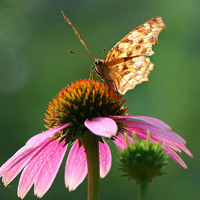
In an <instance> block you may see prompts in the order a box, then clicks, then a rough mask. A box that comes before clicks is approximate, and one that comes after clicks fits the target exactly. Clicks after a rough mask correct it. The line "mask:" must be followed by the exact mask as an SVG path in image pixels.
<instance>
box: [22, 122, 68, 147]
mask: <svg viewBox="0 0 200 200" xmlns="http://www.w3.org/2000/svg"><path fill="white" fill-rule="evenodd" d="M69 124H70V123H68V124H62V125H60V126H57V127H55V128H52V129H50V130H47V131H45V132H42V133H39V134H37V135H35V136H33V137H32V138H30V139H29V140H28V141H27V142H26V148H27V149H28V148H35V147H37V146H39V145H40V144H41V143H43V142H44V141H45V140H46V139H48V138H49V137H50V136H52V135H54V134H55V133H57V132H59V131H61V130H63V129H64V128H66V127H67V126H69Z"/></svg>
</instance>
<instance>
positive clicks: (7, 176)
mask: <svg viewBox="0 0 200 200" xmlns="http://www.w3.org/2000/svg"><path fill="white" fill-rule="evenodd" d="M47 143H48V142H47ZM45 144H46V143H44V144H42V145H41V146H40V147H37V148H31V149H27V148H26V146H23V147H22V148H21V149H19V150H18V151H17V152H16V153H15V154H14V155H13V156H12V157H11V158H10V159H9V160H8V161H7V162H6V163H4V164H3V165H2V167H1V168H0V177H1V176H3V180H2V181H3V182H4V184H5V186H7V185H8V184H9V183H10V182H11V181H12V180H13V179H14V178H15V177H16V176H17V174H18V173H19V172H20V171H21V170H22V169H23V168H24V166H25V165H26V164H27V163H28V162H29V161H30V160H31V159H32V157H33V156H34V155H35V154H36V153H37V152H38V151H40V149H41V148H43V146H44V145H45Z"/></svg>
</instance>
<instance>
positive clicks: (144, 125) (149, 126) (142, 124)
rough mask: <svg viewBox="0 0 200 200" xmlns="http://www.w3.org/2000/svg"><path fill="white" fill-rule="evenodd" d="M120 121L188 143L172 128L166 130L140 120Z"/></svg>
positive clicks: (129, 125)
mask: <svg viewBox="0 0 200 200" xmlns="http://www.w3.org/2000/svg"><path fill="white" fill-rule="evenodd" d="M119 122H122V123H124V124H125V125H126V126H127V127H133V128H135V129H137V128H138V129H139V128H141V129H143V131H144V130H146V131H147V130H149V131H150V132H151V134H155V135H157V136H163V137H166V138H169V139H171V140H174V141H177V142H179V143H181V144H184V145H185V144H186V141H185V140H184V139H183V138H182V137H181V136H179V135H178V134H176V133H174V132H173V131H171V130H169V131H166V130H163V129H160V128H158V127H156V126H154V125H152V124H148V123H145V122H139V121H130V120H119Z"/></svg>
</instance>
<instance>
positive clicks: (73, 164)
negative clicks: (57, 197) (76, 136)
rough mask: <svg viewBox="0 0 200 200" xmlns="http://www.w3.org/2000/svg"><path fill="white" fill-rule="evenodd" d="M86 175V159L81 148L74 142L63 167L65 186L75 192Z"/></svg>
mask: <svg viewBox="0 0 200 200" xmlns="http://www.w3.org/2000/svg"><path fill="white" fill-rule="evenodd" d="M86 175H87V159H86V154H85V149H84V147H83V146H81V147H80V148H79V143H78V141H76V142H75V143H74V145H73V146H72V148H71V150H70V152H69V155H68V158H67V162H66V166H65V186H66V187H69V191H73V190H75V189H76V188H77V187H78V186H79V185H80V184H81V183H82V182H83V180H84V179H85V177H86Z"/></svg>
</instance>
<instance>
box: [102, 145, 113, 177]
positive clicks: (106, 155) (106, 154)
mask: <svg viewBox="0 0 200 200" xmlns="http://www.w3.org/2000/svg"><path fill="white" fill-rule="evenodd" d="M103 142H104V143H102V142H99V163H100V177H101V178H104V177H105V176H106V175H107V174H108V172H109V171H110V168H111V162H112V157H111V152H110V148H109V146H108V144H107V143H106V142H105V141H103Z"/></svg>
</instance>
